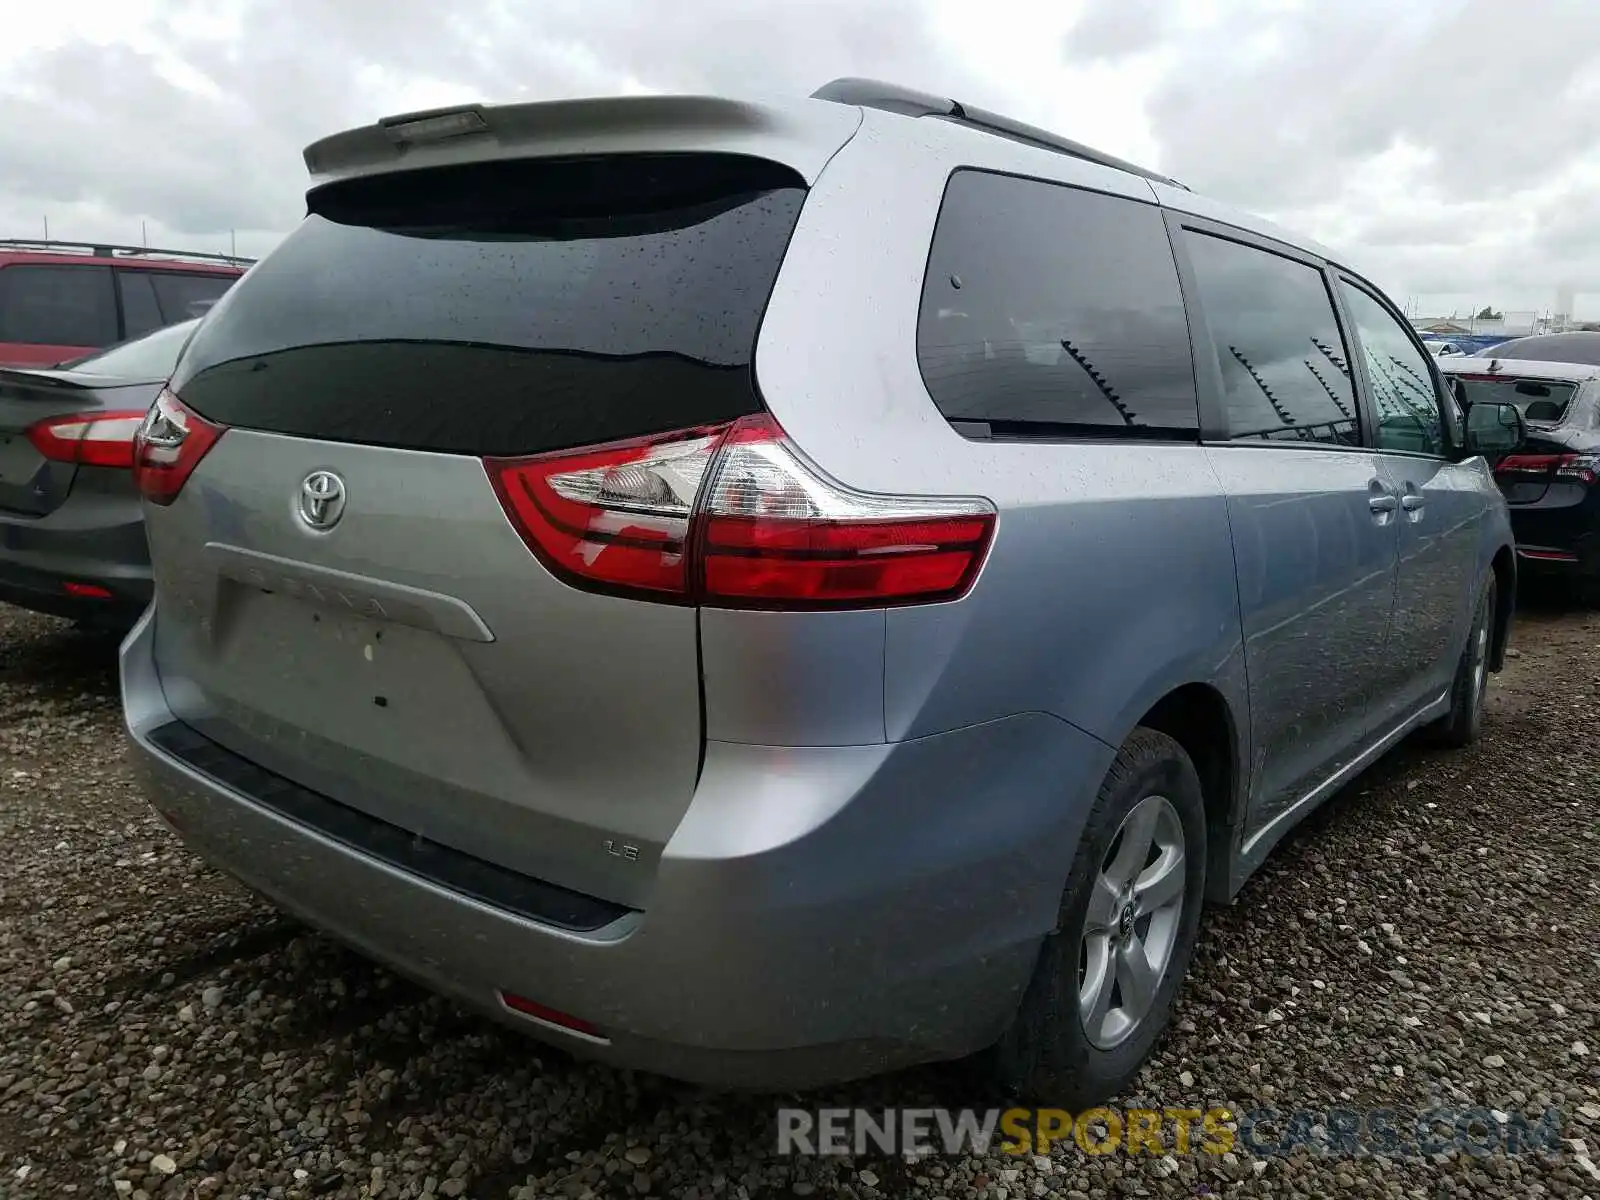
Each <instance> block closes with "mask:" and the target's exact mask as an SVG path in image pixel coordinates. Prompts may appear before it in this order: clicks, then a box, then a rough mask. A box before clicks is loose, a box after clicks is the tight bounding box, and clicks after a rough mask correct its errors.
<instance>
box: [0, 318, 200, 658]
mask: <svg viewBox="0 0 1600 1200" xmlns="http://www.w3.org/2000/svg"><path fill="white" fill-rule="evenodd" d="M196 324H198V322H197V321H183V322H180V323H179V324H176V325H170V326H167V327H166V328H164V329H159V330H157V331H156V332H155V333H151V334H148V335H146V336H145V337H142V338H136V339H134V340H133V341H129V342H124V343H122V344H121V345H118V346H113V347H111V348H110V349H109V350H102V351H100V352H98V353H96V354H91V355H89V356H87V357H85V358H81V359H77V360H75V361H73V362H70V363H64V364H62V365H60V366H57V367H51V368H40V369H32V370H26V369H20V368H14V369H9V370H0V601H5V602H8V603H11V604H16V605H20V606H21V607H23V608H30V609H33V610H35V611H37V612H44V613H51V614H53V615H55V616H60V617H71V618H73V619H75V620H79V621H83V622H86V623H89V624H93V625H97V626H104V627H109V628H113V629H116V628H124V627H127V626H130V625H132V624H133V622H134V621H135V620H136V619H137V618H138V616H139V614H140V612H142V611H143V610H144V607H145V605H147V604H148V603H149V602H150V551H149V548H148V547H147V546H146V544H145V536H144V516H143V513H142V512H141V511H140V504H139V492H138V489H137V487H136V486H135V485H134V481H133V437H134V434H135V433H136V432H137V431H138V428H139V423H140V422H141V421H142V420H143V419H144V415H145V412H146V410H148V409H149V407H150V402H151V401H152V400H154V399H155V396H156V393H157V392H159V391H160V390H161V385H162V384H163V383H164V382H165V381H166V378H167V376H168V375H170V374H171V373H172V365H173V363H174V362H175V361H177V357H178V351H179V350H181V349H182V347H183V344H184V343H185V342H186V341H187V340H188V338H189V335H190V334H191V333H192V332H193V331H194V327H195V325H196Z"/></svg>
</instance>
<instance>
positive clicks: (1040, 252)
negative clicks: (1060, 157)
mask: <svg viewBox="0 0 1600 1200" xmlns="http://www.w3.org/2000/svg"><path fill="white" fill-rule="evenodd" d="M917 359H918V362H919V363H920V365H921V368H922V378H923V381H924V382H925V383H926V385H927V388H928V392H929V394H930V395H931V396H932V397H933V400H934V403H935V404H937V405H938V406H939V411H940V412H941V413H943V414H944V416H945V419H946V420H949V421H951V422H974V423H987V424H988V426H989V429H990V431H991V432H992V433H994V434H997V435H1000V436H1024V437H1025V436H1036V437H1070V436H1090V437H1110V436H1123V437H1146V438H1169V439H1170V438H1182V439H1185V440H1193V439H1195V438H1196V437H1197V436H1198V430H1199V424H1200V421H1199V412H1198V408H1197V406H1196V402H1195V394H1194V367H1193V363H1192V361H1191V358H1190V353H1189V332H1188V321H1187V318H1186V317H1185V315H1184V308H1183V296H1182V292H1181V291H1180V289H1179V287H1178V275H1177V268H1176V267H1175V266H1174V264H1173V260H1172V250H1171V245H1170V243H1169V242H1168V240H1167V232H1166V225H1165V223H1164V222H1163V220H1162V217H1161V214H1160V212H1159V211H1158V210H1157V209H1155V208H1154V207H1152V206H1150V205H1147V204H1139V203H1136V202H1135V201H1132V200H1124V199H1119V198H1117V197H1115V196H1105V195H1101V194H1099V193H1097V192H1086V191H1082V190H1080V189H1077V188H1071V187H1066V186H1063V185H1060V184H1053V183H1043V182H1039V181H1037V180H1028V179H1019V178H1015V177H1012V176H1007V175H996V174H992V173H990V172H986V171H976V170H962V171H957V172H956V173H955V174H954V175H952V176H951V178H950V183H949V186H948V187H947V188H946V189H945V195H944V203H943V205H942V206H941V207H940V210H939V221H938V225H937V227H936V228H935V230H934V234H933V246H932V249H931V251H930V253H929V259H928V274H927V278H926V280H925V281H924V283H923V291H922V308H921V310H920V313H919V316H918V320H917Z"/></svg>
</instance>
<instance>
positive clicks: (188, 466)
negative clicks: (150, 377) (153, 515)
mask: <svg viewBox="0 0 1600 1200" xmlns="http://www.w3.org/2000/svg"><path fill="white" fill-rule="evenodd" d="M225 432H227V430H226V429H225V428H224V427H223V426H221V425H214V424H212V423H211V422H210V421H207V420H206V419H205V418H204V417H202V416H200V415H199V414H198V413H196V412H194V411H193V410H192V409H189V408H187V407H185V406H184V404H183V402H182V401H181V400H179V399H178V397H177V396H176V395H175V394H174V393H173V392H171V391H170V390H168V389H167V388H162V389H161V394H160V395H158V396H157V397H156V400H155V403H154V404H152V405H151V406H150V411H149V412H147V413H146V414H145V416H144V421H143V423H142V424H141V425H140V426H139V431H138V433H137V434H136V435H135V437H134V442H133V478H134V481H135V482H136V483H137V484H138V485H139V492H140V494H141V495H143V496H144V498H145V499H146V500H148V501H150V503H152V504H162V505H166V504H171V503H172V502H173V501H174V500H176V499H177V498H178V493H179V492H181V491H182V490H183V485H184V484H185V483H186V482H187V481H188V479H189V476H190V475H191V474H193V473H194V469H195V467H197V466H199V465H200V460H201V459H202V458H204V457H205V456H206V454H207V452H208V451H210V449H211V447H213V446H215V445H216V444H217V439H218V438H220V437H221V436H222V435H223V434H224V433H225Z"/></svg>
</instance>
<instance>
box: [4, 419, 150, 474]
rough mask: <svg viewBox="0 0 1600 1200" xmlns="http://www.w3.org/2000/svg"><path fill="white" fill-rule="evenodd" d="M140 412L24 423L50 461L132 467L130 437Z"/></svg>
mask: <svg viewBox="0 0 1600 1200" xmlns="http://www.w3.org/2000/svg"><path fill="white" fill-rule="evenodd" d="M143 420H144V413H143V412H129V411H117V412H89V413H73V414H70V415H68V416H64V417H46V418H45V419H44V420H42V421H37V422H35V423H34V424H32V425H30V426H28V431H27V432H28V441H30V442H32V443H33V448H34V449H35V450H37V451H38V452H39V453H40V454H42V455H44V456H45V457H46V458H48V459H50V460H51V461H52V462H67V463H79V464H81V465H83V466H86V467H131V466H133V439H134V435H135V434H136V433H138V432H139V424H140V422H142V421H143Z"/></svg>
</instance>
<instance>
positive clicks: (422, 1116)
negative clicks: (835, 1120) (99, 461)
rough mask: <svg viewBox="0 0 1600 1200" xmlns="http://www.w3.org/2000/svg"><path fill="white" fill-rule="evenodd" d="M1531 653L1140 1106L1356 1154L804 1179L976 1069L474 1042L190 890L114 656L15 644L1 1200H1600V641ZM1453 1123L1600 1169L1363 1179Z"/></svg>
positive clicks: (1222, 923)
mask: <svg viewBox="0 0 1600 1200" xmlns="http://www.w3.org/2000/svg"><path fill="white" fill-rule="evenodd" d="M1516 638H1517V643H1518V651H1519V653H1518V654H1517V655H1516V656H1515V657H1514V658H1513V659H1512V660H1511V661H1510V663H1509V664H1508V670H1507V672H1506V673H1505V674H1504V675H1501V676H1498V677H1496V679H1495V680H1494V681H1493V682H1492V683H1491V685H1490V692H1489V698H1488V706H1487V711H1486V716H1485V721H1484V730H1483V736H1482V738H1481V740H1480V741H1479V743H1478V744H1477V745H1476V746H1474V747H1473V748H1471V749H1469V750H1467V751H1465V752H1461V753H1440V752H1437V751H1433V750H1429V749H1426V748H1423V747H1413V746H1409V745H1408V746H1405V747H1402V748H1400V749H1398V750H1397V751H1395V752H1394V753H1392V754H1391V755H1389V756H1388V757H1387V758H1386V759H1385V760H1384V761H1383V762H1382V763H1380V764H1379V765H1378V766H1377V767H1376V768H1375V769H1374V770H1373V771H1371V772H1369V773H1368V774H1366V775H1365V776H1363V777H1361V778H1360V779H1358V780H1357V781H1355V782H1354V783H1353V784H1352V785H1351V786H1350V787H1349V788H1347V789H1345V791H1344V792H1343V793H1341V794H1340V795H1339V796H1337V797H1335V798H1334V799H1333V800H1332V801H1330V802H1329V803H1328V804H1327V805H1326V806H1324V807H1323V809H1321V810H1320V811H1319V812H1317V813H1316V814H1314V815H1313V816H1311V817H1310V818H1309V819H1308V820H1307V821H1306V823H1305V824H1304V825H1303V826H1302V827H1301V828H1300V829H1299V830H1298V831H1296V832H1295V833H1294V834H1292V835H1291V836H1290V837H1289V838H1287V839H1286V840H1285V842H1284V843H1283V844H1282V845H1280V846H1279V848H1278V849H1277V850H1276V851H1275V853H1274V854H1273V856H1272V857H1271V858H1270V859H1269V860H1268V862H1267V864H1266V865H1265V866H1264V867H1263V868H1262V870H1261V871H1260V872H1259V874H1258V875H1257V876H1256V877H1255V878H1254V879H1253V880H1252V881H1251V883H1250V885H1249V886H1248V887H1247V888H1246V889H1245V890H1244V892H1243V893H1242V894H1241V896H1240V897H1239V899H1238V901H1237V902H1236V903H1235V904H1234V905H1232V906H1230V907H1227V908H1221V909H1214V910H1211V911H1209V912H1208V913H1207V915H1206V918H1205V923H1204V926H1203V934H1202V937H1201V941H1200V944H1199V947H1198V948H1197V950H1196V953H1195V959H1194V965H1193V968H1192V973H1191V977H1190V980H1189V983H1188V985H1187V986H1186V987H1185V988H1184V990H1183V992H1182V993H1181V995H1180V998H1179V1000H1178V1003H1177V1006H1176V1009H1175V1011H1174V1013H1173V1024H1172V1028H1171V1030H1170V1031H1169V1032H1168V1033H1167V1035H1166V1036H1165V1037H1164V1038H1163V1039H1162V1041H1161V1043H1160V1044H1159V1046H1158V1047H1157V1050H1156V1053H1155V1055H1154V1056H1153V1058H1152V1059H1151V1061H1150V1063H1149V1064H1148V1066H1147V1067H1146V1068H1145V1069H1144V1071H1142V1072H1141V1074H1140V1075H1139V1077H1138V1078H1137V1079H1136V1080H1135V1081H1134V1083H1133V1085H1132V1086H1131V1087H1130V1089H1129V1094H1128V1095H1126V1096H1122V1097H1118V1098H1116V1099H1115V1100H1114V1101H1113V1102H1112V1104H1113V1106H1120V1107H1152V1108H1162V1107H1202V1108H1204V1107H1208V1106H1211V1105H1226V1106H1227V1107H1229V1108H1231V1109H1232V1110H1233V1111H1235V1112H1239V1113H1243V1112H1247V1111H1249V1110H1250V1109H1253V1108H1261V1107H1274V1108H1278V1109H1280V1110H1283V1111H1288V1110H1292V1109H1307V1110H1312V1111H1313V1112H1316V1113H1318V1114H1324V1115H1323V1116H1321V1117H1319V1118H1317V1120H1316V1121H1315V1122H1314V1126H1315V1130H1314V1132H1315V1131H1320V1132H1316V1136H1318V1137H1320V1138H1321V1139H1323V1142H1324V1146H1325V1148H1326V1149H1327V1152H1326V1153H1321V1154H1315V1153H1308V1152H1307V1151H1304V1150H1297V1151H1296V1152H1295V1153H1294V1154H1293V1155H1290V1156H1288V1157H1286V1158H1271V1159H1269V1158H1265V1157H1261V1156H1258V1155H1256V1154H1254V1153H1253V1152H1251V1151H1250V1150H1249V1149H1248V1148H1247V1147H1245V1146H1244V1145H1242V1144H1237V1145H1236V1146H1235V1148H1234V1150H1233V1151H1232V1152H1230V1153H1229V1154H1228V1155H1226V1156H1212V1155H1207V1154H1193V1153H1191V1154H1183V1153H1179V1152H1178V1151H1177V1150H1176V1149H1175V1147H1173V1146H1172V1144H1171V1142H1170V1140H1169V1141H1168V1142H1167V1143H1166V1144H1165V1146H1164V1150H1163V1153H1161V1154H1144V1155H1139V1156H1128V1155H1124V1154H1114V1155H1107V1156H1103V1157H1102V1156H1089V1155H1086V1154H1084V1153H1083V1152H1082V1151H1081V1150H1080V1148H1079V1147H1078V1146H1077V1144H1076V1143H1075V1141H1074V1140H1073V1139H1072V1138H1071V1137H1068V1138H1067V1139H1065V1140H1063V1141H1062V1142H1060V1143H1058V1144H1057V1145H1055V1146H1054V1147H1053V1148H1052V1150H1051V1153H1050V1154H1049V1155H1044V1154H1039V1153H1031V1154H1027V1155H1022V1156H1013V1155H1008V1154H1004V1153H1001V1152H1000V1151H999V1150H998V1149H996V1150H994V1151H992V1152H991V1153H990V1154H988V1155H986V1156H969V1157H966V1158H957V1159H946V1158H933V1159H927V1160H917V1161H906V1160H903V1159H899V1158H884V1157H881V1156H876V1155H875V1156H873V1157H871V1158H870V1159H863V1160H851V1159H834V1158H829V1159H802V1158H795V1159H783V1158H778V1157H776V1156H774V1155H773V1153H772V1147H773V1138H774V1133H775V1122H774V1118H773V1109H774V1108H776V1107H778V1106H780V1105H803V1106H813V1107H827V1108H836V1107H849V1106H853V1105H859V1106H861V1107H863V1108H866V1109H868V1110H870V1111H874V1112H880V1111H881V1110H882V1109H884V1108H886V1107H890V1106H908V1107H919V1108H926V1107H933V1106H936V1105H940V1104H962V1103H971V1102H973V1100H974V1097H973V1096H972V1095H971V1092H970V1087H969V1085H968V1084H967V1083H966V1082H965V1079H966V1077H965V1076H964V1075H963V1074H962V1073H961V1072H960V1070H959V1069H957V1068H954V1067H932V1068H927V1069H923V1070H919V1071H912V1072H906V1073H902V1074H900V1075H897V1076H893V1077H890V1078H886V1079H873V1080H867V1081H865V1082H862V1083H858V1084H851V1085H847V1086H842V1087H837V1088H830V1089H827V1090H826V1091H824V1092H820V1093H818V1094H816V1095H803V1096H798V1097H796V1096H784V1097H763V1098H754V1099H753V1098H752V1097H750V1096H747V1095H738V1094H733V1095H722V1094H717V1093H714V1092H710V1091H707V1090H705V1089H701V1088H695V1087H690V1086H687V1085H683V1084H678V1083H674V1082H671V1081H668V1080H663V1079H659V1078H656V1077H653V1076H646V1075H635V1074H633V1073H629V1072H620V1071H613V1070H609V1069H606V1068H603V1067H599V1066H595V1065H592V1064H586V1063H583V1062H580V1061H578V1060H575V1059H572V1058H569V1057H568V1056H566V1055H565V1054H563V1053H561V1052H559V1051H557V1050H553V1049H550V1048H547V1047H543V1046H541V1045H539V1044H537V1043H535V1042H532V1041H529V1040H527V1039H525V1038H523V1037H521V1036H519V1035H518V1034H516V1033H515V1032H513V1031H510V1030H507V1029H505V1028H502V1027H501V1026H499V1025H496V1024H494V1023H492V1022H490V1021H488V1020H486V1019H484V1018H482V1017H479V1016H477V1015H474V1014H470V1013H467V1012H464V1011H461V1010H459V1009H457V1008H455V1007H454V1006H453V1005H452V1004H450V1003H449V1002H448V1001H445V1000H443V999H441V998H439V997H437V996H434V995H431V994H429V993H427V992H424V991H422V990H420V989H418V988H417V987H415V986H413V985H411V984H409V983H407V982H404V981H402V980H400V979H398V978H397V977H395V976H393V975H391V974H390V973H389V972H387V971H385V970H383V969H382V968H380V967H378V966H375V965H374V964H372V963H371V962H369V961H367V960H366V959H363V958H362V957H360V956H359V955H357V954H355V953H353V952H351V951H349V950H346V949H344V948H343V947H341V946H340V945H338V944H336V943H335V942H333V941H332V940H331V939H328V938H325V937H323V936H322V935H320V934H317V933H315V932H312V931H310V930H308V929H306V928H305V927H303V926H302V925H300V924H299V923H297V922H295V921H293V920H291V919H289V918H288V917H285V916H284V915H282V914H281V913H279V912H278V911H276V910H275V909H273V908H272V907H271V906H270V905H268V904H267V903H265V902H264V901H262V900H260V899H258V898H256V897H254V896H252V895H251V894H249V893H248V892H246V891H245V890H244V889H243V888H241V887H239V886H238V885H236V884H234V883H233V882H231V881H230V880H228V879H226V878H224V877H223V876H221V875H219V874H218V873H216V872H214V871H212V870H211V869H210V868H208V867H206V866H205V865H204V864H203V863H202V862H201V861H200V860H199V859H198V858H196V857H195V856H194V855H193V854H191V853H190V852H189V851H188V850H187V849H186V848H185V847H184V846H183V845H182V843H181V842H180V841H179V840H178V839H177V838H176V837H175V836H174V835H173V834H171V833H170V832H169V831H168V830H167V829H166V827H165V826H164V825H163V824H162V823H161V822H160V821H159V820H157V819H156V817H155V816H154V814H153V813H152V812H151V810H150V809H149V807H148V805H147V804H146V803H145V802H144V800H143V799H142V797H141V796H140V795H139V793H138V791H137V789H136V788H135V786H134V783H133V779H132V776H131V773H130V771H129V768H128V764H127V763H126V761H125V759H124V755H123V750H122V731H121V715H120V712H119V709H118V699H117V681H116V659H115V650H116V644H115V641H114V640H113V639H109V638H104V637H95V636H91V635H86V634H84V633H80V632H77V631H74V630H73V629H71V628H70V627H69V626H67V625H66V624H65V623H62V622H57V621H53V620H50V619H47V618H43V617H34V616H31V615H28V614H24V613H21V612H19V611H17V610H14V609H10V608H6V607H3V606H0V832H3V835H4V836H0V1194H3V1195H4V1196H5V1198H6V1200H44V1198H49V1200H57V1198H59V1197H65V1196H72V1197H91V1196H114V1197H117V1198H118V1200H221V1198H223V1197H248V1198H249V1200H315V1198H320V1197H328V1198H332V1200H417V1198H418V1197H422V1196H434V1197H438V1196H445V1197H451V1198H459V1197H470V1198H471V1200H519V1198H521V1200H558V1198H563V1197H570V1198H572V1200H583V1198H588V1200H600V1198H601V1197H609V1198H616V1197H621V1196H626V1195H634V1196H644V1195H649V1196H670V1197H674V1198H675V1200H678V1198H682V1200H771V1198H775V1197H781V1196H785V1195H793V1196H816V1195H825V1196H833V1195H839V1196H847V1197H848V1196H854V1197H856V1198H857V1200H865V1197H866V1196H868V1195H882V1196H893V1197H901V1196H918V1197H943V1198H945V1200H1002V1198H1003V1200H1024V1198H1033V1197H1038V1198H1041V1200H1122V1198H1123V1197H1192V1196H1221V1195H1227V1196H1229V1197H1234V1196H1237V1197H1246V1198H1249V1197H1276V1198H1279V1200H1296V1198H1301V1197H1306V1198H1309V1197H1323V1196H1330V1195H1339V1196H1362V1197H1382V1198H1384V1200H1413V1198H1415V1200H1435V1198H1444V1197H1450V1198H1459V1200H1468V1198H1475V1197H1500V1196H1506V1197H1530V1198H1532V1197H1539V1198H1540V1200H1551V1198H1555V1200H1580V1198H1582V1197H1586V1196H1588V1197H1597V1196H1600V1166H1597V1165H1596V1162H1595V1156H1596V1153H1597V1151H1596V1147H1597V1146H1600V1067H1597V1066H1596V1059H1595V1057H1594V1056H1592V1055H1590V1054H1589V1051H1588V1047H1587V1045H1586V1039H1590V1038H1593V1037H1595V1033H1594V1031H1595V1029H1596V1028H1600V951H1597V949H1596V947H1597V945H1600V751H1597V750H1596V749H1595V748H1596V747H1600V705H1597V704H1596V703H1595V701H1596V699H1597V698H1600V668H1597V667H1596V665H1595V662H1596V658H1595V647H1596V643H1597V641H1600V613H1590V612H1582V611H1563V610H1560V609H1554V608H1542V609H1541V608H1530V609H1527V610H1525V611H1524V612H1523V613H1521V614H1519V616H1518V626H1517V632H1516ZM1480 851H1481V852H1482V853H1480ZM1507 1064H1513V1065H1512V1066H1510V1067H1508V1066H1507ZM1430 1105H1446V1106H1450V1107H1452V1108H1455V1109H1457V1110H1460V1111H1463V1112H1465V1111H1467V1110H1478V1111H1479V1112H1481V1113H1482V1114H1484V1115H1482V1116H1481V1117H1480V1118H1479V1127H1480V1128H1482V1126H1484V1125H1489V1124H1492V1125H1493V1126H1494V1127H1495V1128H1496V1129H1499V1130H1503V1129H1506V1128H1508V1127H1509V1126H1510V1124H1511V1122H1512V1121H1513V1120H1514V1119H1517V1118H1521V1117H1528V1118H1531V1119H1535V1120H1536V1119H1537V1118H1538V1117H1539V1116H1540V1115H1542V1113H1543V1112H1544V1110H1545V1108H1546V1107H1547V1106H1553V1107H1558V1108H1560V1109H1561V1110H1562V1111H1563V1112H1564V1113H1565V1114H1566V1116H1567V1118H1568V1123H1567V1126H1566V1128H1565V1129H1564V1131H1563V1136H1565V1137H1566V1138H1568V1139H1571V1141H1572V1142H1575V1143H1582V1145H1583V1150H1582V1151H1579V1150H1577V1149H1576V1148H1575V1147H1574V1146H1573V1145H1570V1144H1569V1145H1567V1146H1564V1147H1563V1148H1562V1151H1561V1153H1560V1154H1557V1155H1550V1156H1542V1155H1534V1154H1530V1155H1525V1156H1519V1157H1506V1156H1499V1155H1490V1156H1487V1157H1477V1156H1474V1155H1470V1154H1446V1155H1440V1156H1436V1157H1433V1158H1429V1159H1405V1158H1392V1159H1391V1158H1379V1157H1349V1156H1344V1155H1341V1154H1339V1153H1336V1152H1334V1151H1333V1149H1332V1147H1333V1146H1335V1145H1336V1143H1337V1137H1338V1133H1337V1128H1336V1125H1335V1123H1334V1122H1333V1120H1332V1119H1331V1118H1330V1117H1327V1116H1326V1114H1327V1112H1328V1110H1330V1109H1338V1108H1369V1107H1388V1108H1393V1109H1397V1110H1405V1109H1421V1108H1426V1107H1428V1106H1430ZM1308 1128H1311V1126H1308Z"/></svg>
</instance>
